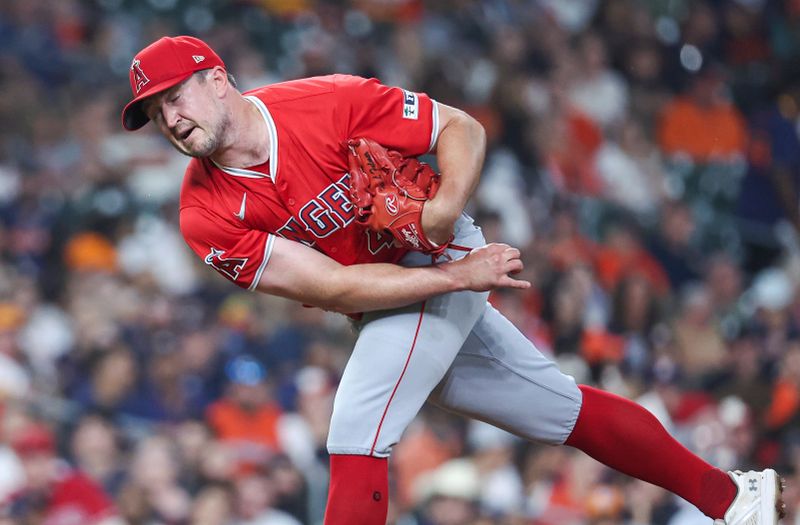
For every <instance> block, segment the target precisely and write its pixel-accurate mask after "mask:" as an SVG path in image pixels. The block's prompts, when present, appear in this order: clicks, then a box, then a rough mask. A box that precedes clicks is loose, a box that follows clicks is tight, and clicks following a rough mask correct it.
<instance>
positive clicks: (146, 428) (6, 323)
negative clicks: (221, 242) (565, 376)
mask: <svg viewBox="0 0 800 525" xmlns="http://www.w3.org/2000/svg"><path fill="white" fill-rule="evenodd" d="M176 34H193V35H197V36H200V37H202V38H204V39H206V40H207V41H208V42H209V43H210V44H211V45H212V46H213V47H214V48H215V49H216V50H217V51H218V52H219V54H220V55H221V56H222V58H223V59H224V60H225V62H226V64H227V65H228V68H229V70H230V72H231V73H232V74H233V75H234V76H235V77H236V79H237V81H238V84H239V86H240V88H242V89H243V90H247V89H250V88H253V87H257V86H260V85H263V84H266V83H271V82H276V81H280V80H283V79H290V78H298V77H302V76H310V75H316V74H325V73H330V72H343V73H353V74H359V75H363V76H375V77H378V78H379V79H381V80H382V81H383V82H384V83H386V84H390V85H400V86H403V87H405V88H408V89H414V90H417V91H424V92H427V93H428V94H430V95H431V96H432V97H433V98H435V99H437V100H439V101H440V102H443V103H446V104H449V105H453V106H457V107H460V108H463V109H465V110H466V111H468V112H469V113H470V114H472V115H473V116H475V117H476V118H477V119H479V120H480V121H481V122H482V124H483V125H484V126H485V128H486V130H487V133H488V139H489V144H488V153H487V161H486V167H485V172H484V176H483V179H482V182H481V184H480V186H479V188H478V190H477V192H476V194H475V198H474V199H473V201H472V202H471V203H470V205H469V211H470V212H471V213H472V214H473V215H474V216H475V217H476V218H477V221H478V223H479V224H480V225H482V227H483V228H484V232H485V234H486V236H487V238H488V239H489V240H491V241H504V242H509V243H511V244H513V245H516V246H519V247H520V248H521V249H522V250H523V254H524V258H525V260H526V265H527V267H526V270H525V274H524V277H525V278H527V279H530V280H531V281H532V282H533V283H534V286H533V287H532V289H531V290H529V291H526V292H520V291H513V292H511V291H505V292H496V293H494V294H493V295H492V297H491V301H492V302H493V303H494V304H495V306H496V307H497V308H499V309H500V310H501V311H503V312H504V313H505V314H506V315H507V316H508V317H509V318H510V319H511V320H512V321H513V322H514V323H515V324H516V325H517V326H518V327H519V328H520V329H521V330H522V331H523V332H524V333H525V334H526V335H527V336H528V337H529V338H530V339H531V340H532V341H533V342H534V343H535V344H536V345H537V347H538V348H539V349H541V350H542V351H543V352H545V353H546V354H547V355H549V356H551V357H552V358H553V359H555V360H557V361H558V362H559V363H560V365H561V366H562V368H563V369H564V370H565V371H566V372H568V373H570V374H572V375H574V376H575V378H576V379H577V380H578V381H579V382H581V383H589V384H593V385H598V386H600V387H602V388H605V389H608V390H611V391H613V392H616V393H619V394H621V395H624V396H626V397H629V398H631V399H635V400H637V401H638V402H640V403H641V404H643V405H644V406H646V407H647V408H648V409H650V410H651V411H653V413H655V414H656V415H657V417H658V418H659V419H660V420H661V421H662V422H663V423H664V425H665V426H666V427H667V428H668V429H669V430H670V432H671V433H673V435H675V436H676V437H677V438H678V439H679V440H680V441H681V442H682V443H683V444H685V445H686V446H687V447H689V448H691V449H692V450H694V451H696V452H697V453H698V454H700V455H701V456H702V457H704V458H705V459H707V460H708V461H710V462H712V463H713V464H715V465H717V466H719V467H721V468H723V469H733V468H740V469H749V468H763V467H765V466H773V467H775V468H777V469H779V471H780V472H781V473H782V474H783V475H785V476H786V478H787V480H788V487H787V493H786V497H787V504H788V512H789V515H788V517H787V520H786V523H791V524H800V426H798V423H799V422H800V332H798V327H800V294H798V286H800V242H798V238H800V237H799V236H798V232H800V214H799V213H798V202H799V200H798V197H799V196H800V194H799V193H798V190H799V189H800V141H798V133H799V132H800V66H798V64H800V60H798V59H800V56H799V55H800V2H798V1H797V0H736V1H734V0H728V1H723V0H708V1H689V0H669V1H667V0H651V1H644V0H614V1H600V0H569V1H564V0H476V1H474V2H460V1H456V0H442V1H433V0H430V1H429V0H349V1H344V0H342V1H334V0H329V1H324V0H230V1H225V0H205V1H200V2H196V1H189V0H146V1H144V0H59V1H57V2H56V1H47V0H3V1H2V2H0V93H2V96H0V525H12V524H13V525H18V524H19V525H34V524H37V525H38V524H42V525H73V524H100V523H102V524H105V525H111V524H119V523H128V524H131V525H160V524H164V525H173V524H174V525H179V524H190V523H191V524H207V525H230V524H236V525H245V524H246V525H296V524H319V523H321V519H322V515H323V511H324V505H325V497H326V491H327V453H326V451H325V439H326V432H327V425H328V421H329V417H330V412H331V405H332V399H333V396H334V393H335V388H336V384H337V381H338V378H339V377H340V375H341V373H342V370H343V368H344V366H345V364H346V362H347V358H348V354H349V351H350V348H351V345H352V343H353V340H354V334H353V331H352V329H351V327H350V325H349V324H348V322H347V321H346V319H345V318H344V317H342V316H337V315H334V314H330V313H326V312H323V311H321V310H318V309H313V308H303V307H302V306H300V305H295V304H292V303H288V302H286V301H282V300H278V299H274V298H270V297H266V296H257V295H255V294H251V293H247V292H243V291H240V290H238V289H237V288H236V287H233V286H230V285H229V284H228V283H227V282H225V281H224V280H223V279H222V278H221V277H219V276H218V275H216V274H215V273H214V272H212V271H210V270H209V269H207V268H205V267H204V265H203V264H202V262H201V261H199V260H195V257H194V256H193V255H191V254H190V252H189V250H188V248H187V247H186V246H185V245H184V243H183V241H182V239H181V237H180V234H179V233H178V230H177V223H176V217H177V196H178V189H179V186H180V182H181V177H182V173H183V168H184V165H185V162H186V159H185V158H183V157H181V156H180V155H179V154H177V153H175V152H174V151H172V150H171V149H170V147H169V146H168V145H167V144H166V141H163V140H162V139H161V138H160V136H158V135H157V133H156V132H155V130H153V129H149V127H147V128H145V129H144V130H142V131H140V132H137V133H124V132H123V131H122V130H121V125H120V116H119V115H120V110H121V108H122V106H123V104H124V102H125V101H126V100H128V99H129V96H130V93H129V87H128V68H129V66H130V60H131V57H132V56H133V55H134V53H135V52H136V51H138V50H139V49H140V48H141V47H143V46H145V45H147V44H148V43H150V42H151V41H153V40H155V39H156V38H158V37H160V36H163V35H176ZM429 160H433V159H429ZM532 401H533V400H526V399H520V400H519V402H520V403H530V402H532ZM652 452H653V454H658V450H653V451H652ZM390 466H391V467H390V468H391V491H392V503H391V507H390V520H391V523H394V524H397V525H493V524H494V525H523V524H527V525H590V524H591V525H623V524H624V525H650V524H653V525H692V524H695V523H697V524H708V523H710V520H709V519H708V518H704V517H703V516H702V515H699V513H698V511H696V510H695V509H693V508H692V507H691V506H689V505H688V504H686V503H685V502H682V501H680V500H678V499H676V498H675V497H673V496H671V495H670V494H668V493H666V492H664V491H663V490H661V489H658V488H656V487H653V486H651V485H648V484H645V483H642V482H638V481H636V480H632V479H630V478H627V477H625V476H622V475H619V474H617V473H615V472H613V471H610V470H609V469H607V468H605V467H603V466H602V465H600V464H598V463H596V462H594V460H592V459H590V458H588V457H587V456H584V455H583V454H581V453H578V452H576V451H575V450H573V449H570V448H567V447H546V446H541V445H537V444H533V443H527V442H523V441H520V440H518V439H517V438H515V437H513V436H511V435H509V434H506V433H504V432H502V431H499V430H496V429H494V428H492V427H489V426H488V425H485V424H481V423H477V422H469V421H466V420H463V419H460V418H457V417H454V416H452V415H450V414H446V413H444V412H441V411H439V410H436V409H433V408H427V407H426V408H424V409H423V411H422V412H421V413H420V414H419V416H418V417H417V418H416V420H415V421H414V423H413V424H412V425H411V427H410V428H409V429H408V431H407V432H406V434H405V436H404V439H403V440H402V442H401V443H400V444H399V445H398V446H397V447H396V450H395V453H394V455H393V457H392V460H391V463H390Z"/></svg>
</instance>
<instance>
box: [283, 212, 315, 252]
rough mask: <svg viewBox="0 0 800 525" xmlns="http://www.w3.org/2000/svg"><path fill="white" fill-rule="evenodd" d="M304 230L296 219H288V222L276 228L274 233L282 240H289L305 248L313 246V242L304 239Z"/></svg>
mask: <svg viewBox="0 0 800 525" xmlns="http://www.w3.org/2000/svg"><path fill="white" fill-rule="evenodd" d="M306 229H307V228H305V227H303V225H302V224H300V221H298V220H297V217H289V220H288V221H286V224H284V225H283V226H281V227H280V228H278V231H276V232H275V234H276V235H280V236H281V237H283V238H284V239H289V240H290V241H295V242H300V243H303V244H305V245H306V246H313V245H314V241H309V240H308V239H306V238H305V235H304V232H305V231H306Z"/></svg>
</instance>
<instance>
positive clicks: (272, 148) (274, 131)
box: [211, 95, 278, 182]
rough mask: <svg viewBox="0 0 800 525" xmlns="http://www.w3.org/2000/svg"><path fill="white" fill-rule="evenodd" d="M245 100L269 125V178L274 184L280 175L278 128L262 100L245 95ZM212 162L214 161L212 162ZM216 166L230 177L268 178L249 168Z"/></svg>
mask: <svg viewBox="0 0 800 525" xmlns="http://www.w3.org/2000/svg"><path fill="white" fill-rule="evenodd" d="M244 98H245V99H246V100H248V101H249V102H251V103H252V104H253V105H254V106H255V107H256V108H257V109H258V112H259V113H261V117H262V118H263V119H264V122H265V123H266V124H267V133H269V168H270V169H269V178H270V179H272V182H275V177H276V176H277V175H278V128H276V127H275V121H274V120H273V119H272V115H271V114H270V112H269V110H268V109H267V106H266V105H264V103H263V102H261V99H259V98H258V97H255V96H253V95H245V97H244ZM211 162H214V161H213V160H212V161H211ZM214 165H215V166H216V167H218V168H219V169H221V170H222V171H224V172H225V173H227V174H228V175H234V176H236V177H246V178H248V179H263V178H264V177H266V176H267V175H264V174H263V173H260V172H258V171H255V170H249V169H247V168H231V167H228V166H222V165H221V164H217V163H216V162H214Z"/></svg>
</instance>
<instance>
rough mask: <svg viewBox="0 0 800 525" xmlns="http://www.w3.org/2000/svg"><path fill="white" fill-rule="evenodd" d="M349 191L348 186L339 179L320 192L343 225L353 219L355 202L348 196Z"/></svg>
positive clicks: (321, 197)
mask: <svg viewBox="0 0 800 525" xmlns="http://www.w3.org/2000/svg"><path fill="white" fill-rule="evenodd" d="M348 191H349V190H348V188H347V186H344V187H343V185H342V184H341V181H339V182H335V183H333V184H331V185H330V186H328V187H327V188H325V191H323V192H322V193H320V194H319V198H320V199H321V200H322V202H324V203H325V205H326V206H327V207H328V208H330V210H331V211H332V212H333V215H334V217H336V218H337V219H338V220H339V224H341V225H342V226H347V225H348V224H350V221H352V220H353V204H352V203H351V202H350V199H348V198H347V192H348Z"/></svg>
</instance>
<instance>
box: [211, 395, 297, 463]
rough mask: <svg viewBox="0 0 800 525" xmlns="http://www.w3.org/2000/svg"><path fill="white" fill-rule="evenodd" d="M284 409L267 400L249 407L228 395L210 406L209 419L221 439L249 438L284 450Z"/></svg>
mask: <svg viewBox="0 0 800 525" xmlns="http://www.w3.org/2000/svg"><path fill="white" fill-rule="evenodd" d="M280 417H281V410H280V408H279V407H278V406H276V405H275V404H272V403H270V404H265V405H263V406H261V407H259V408H257V409H256V410H255V411H248V410H245V409H244V408H242V407H241V406H240V405H238V404H236V403H233V402H232V401H230V400H228V399H222V400H220V401H217V402H216V403H214V404H212V405H211V406H210V407H209V408H208V412H207V414H206V419H207V420H208V423H209V425H211V428H212V429H213V430H214V433H215V434H216V435H217V437H218V438H219V439H220V440H221V441H232V442H248V443H253V444H257V445H264V446H266V447H269V448H271V449H272V450H280V446H279V442H278V430H277V425H278V419H280Z"/></svg>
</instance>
